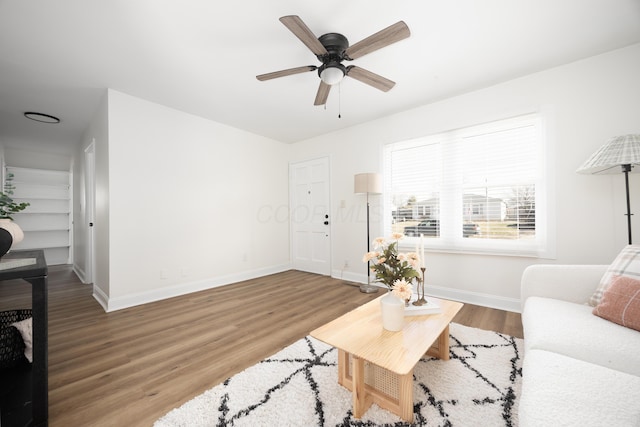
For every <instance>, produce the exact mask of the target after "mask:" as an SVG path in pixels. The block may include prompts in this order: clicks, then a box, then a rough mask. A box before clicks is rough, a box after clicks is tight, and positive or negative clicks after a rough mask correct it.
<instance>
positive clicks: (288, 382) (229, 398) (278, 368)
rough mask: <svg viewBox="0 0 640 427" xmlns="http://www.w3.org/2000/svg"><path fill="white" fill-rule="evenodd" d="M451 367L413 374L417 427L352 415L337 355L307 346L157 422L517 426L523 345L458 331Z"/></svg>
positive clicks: (454, 328)
mask: <svg viewBox="0 0 640 427" xmlns="http://www.w3.org/2000/svg"><path fill="white" fill-rule="evenodd" d="M449 331H450V335H451V342H450V347H451V348H450V354H451V359H450V360H449V361H442V360H438V359H434V358H431V357H425V358H423V359H421V360H420V362H418V364H417V365H416V367H415V368H414V382H413V399H414V406H413V410H414V423H413V424H408V423H406V422H403V421H402V420H401V419H400V418H399V417H398V416H396V415H394V414H392V413H390V412H388V411H386V410H384V409H381V408H380V407H378V406H377V405H375V404H374V405H372V406H371V408H369V410H368V411H367V412H366V413H365V415H364V416H363V417H362V418H361V419H356V418H354V417H353V414H352V410H351V409H352V407H351V392H349V391H348V390H347V389H345V388H343V387H341V386H340V385H339V384H338V383H337V378H338V372H337V363H336V359H337V350H336V349H334V348H333V347H330V346H327V345H326V344H324V343H322V342H320V341H317V340H315V339H314V338H312V337H306V338H303V339H301V340H299V341H297V342H295V343H294V344H292V345H290V346H289V347H286V348H285V349H283V350H282V351H280V352H278V353H276V354H275V355H273V356H271V357H269V358H268V359H265V360H263V361H262V362H260V363H258V364H256V365H254V366H252V367H250V368H248V369H246V370H245V371H243V372H240V373H238V374H237V375H234V376H233V377H231V378H229V379H227V380H226V381H225V382H224V383H222V384H219V385H217V386H215V387H214V388H212V389H210V390H208V391H206V392H205V393H203V394H201V395H200V396H197V397H196V398H194V399H192V400H190V401H189V402H187V403H185V404H184V405H182V406H181V407H179V408H176V409H174V410H173V411H171V412H169V413H168V414H166V415H165V416H164V417H162V418H161V419H159V420H158V421H156V423H155V424H154V427H177V426H185V427H186V426H189V427H204V426H251V427H255V426H268V427H272V426H304V427H308V426H363V427H364V426H371V427H373V426H398V427H399V426H442V427H446V426H451V427H457V426H461V427H467V426H477V425H482V426H517V425H518V415H517V408H518V396H519V393H520V384H521V379H522V367H521V362H522V361H521V358H522V351H523V350H522V348H523V347H522V340H521V339H518V338H514V337H510V336H508V335H503V334H499V333H496V332H490V331H484V330H480V329H475V328H469V327H466V326H462V325H459V324H455V323H452V324H451V327H450V330H449Z"/></svg>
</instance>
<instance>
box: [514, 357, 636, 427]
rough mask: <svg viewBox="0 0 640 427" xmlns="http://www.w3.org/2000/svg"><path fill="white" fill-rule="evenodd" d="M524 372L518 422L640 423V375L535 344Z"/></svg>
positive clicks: (522, 424) (596, 426)
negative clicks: (542, 348) (545, 348)
mask: <svg viewBox="0 0 640 427" xmlns="http://www.w3.org/2000/svg"><path fill="white" fill-rule="evenodd" d="M522 372H523V379H522V392H521V398H520V405H519V407H518V418H519V425H520V427H528V426H534V427H540V426H580V427H589V426H593V427H601V426H616V427H627V426H634V427H637V426H639V425H640V405H638V402H640V377H637V376H635V375H629V374H625V373H623V372H619V371H615V370H612V369H608V368H604V367H601V366H598V365H594V364H591V363H587V362H584V361H581V360H576V359H573V358H570V357H567V356H563V355H560V354H556V353H552V352H548V351H544V350H535V349H534V350H531V351H528V352H526V353H525V357H524V362H523V366H522Z"/></svg>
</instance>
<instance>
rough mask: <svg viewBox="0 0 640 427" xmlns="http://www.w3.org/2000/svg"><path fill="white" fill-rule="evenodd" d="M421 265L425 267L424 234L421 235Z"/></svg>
mask: <svg viewBox="0 0 640 427" xmlns="http://www.w3.org/2000/svg"><path fill="white" fill-rule="evenodd" d="M420 267H421V268H424V236H423V235H422V234H421V235H420Z"/></svg>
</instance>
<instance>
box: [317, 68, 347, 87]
mask: <svg viewBox="0 0 640 427" xmlns="http://www.w3.org/2000/svg"><path fill="white" fill-rule="evenodd" d="M321 68H322V70H320V80H322V81H323V82H325V83H326V84H328V85H335V84H337V83H340V82H341V81H342V79H343V78H344V76H345V69H344V66H343V65H342V64H336V65H327V66H326V67H321Z"/></svg>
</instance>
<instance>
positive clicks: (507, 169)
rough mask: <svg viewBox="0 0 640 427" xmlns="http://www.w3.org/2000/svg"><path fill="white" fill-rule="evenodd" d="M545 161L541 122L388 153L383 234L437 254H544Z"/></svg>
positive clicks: (530, 119) (470, 132)
mask: <svg viewBox="0 0 640 427" xmlns="http://www.w3.org/2000/svg"><path fill="white" fill-rule="evenodd" d="M543 153H544V141H543V132H542V130H541V119H540V117H539V116H538V115H527V116H522V117H518V118H511V119H507V120H502V121H498V122H492V123H487V124H483V125H477V126H472V127H468V128H464V129H457V130H454V131H450V132H445V133H442V134H438V135H432V136H428V137H424V138H419V139H415V140H411V141H403V142H398V143H394V144H389V145H386V146H385V147H384V155H383V156H384V172H385V173H384V176H385V199H384V200H385V202H384V203H385V232H404V233H405V234H406V235H407V236H409V237H413V238H414V239H415V238H419V236H421V235H422V236H423V237H424V239H425V240H424V241H425V247H428V248H432V249H443V250H454V251H474V252H488V253H503V254H514V255H522V254H524V255H536V254H539V253H541V252H543V251H545V250H546V245H547V242H548V239H547V234H548V233H547V213H546V211H545V207H546V206H547V203H546V200H545V199H546V191H545V186H546V180H545V174H544V156H543ZM407 243H409V244H413V243H414V242H412V241H411V239H409V241H407Z"/></svg>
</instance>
